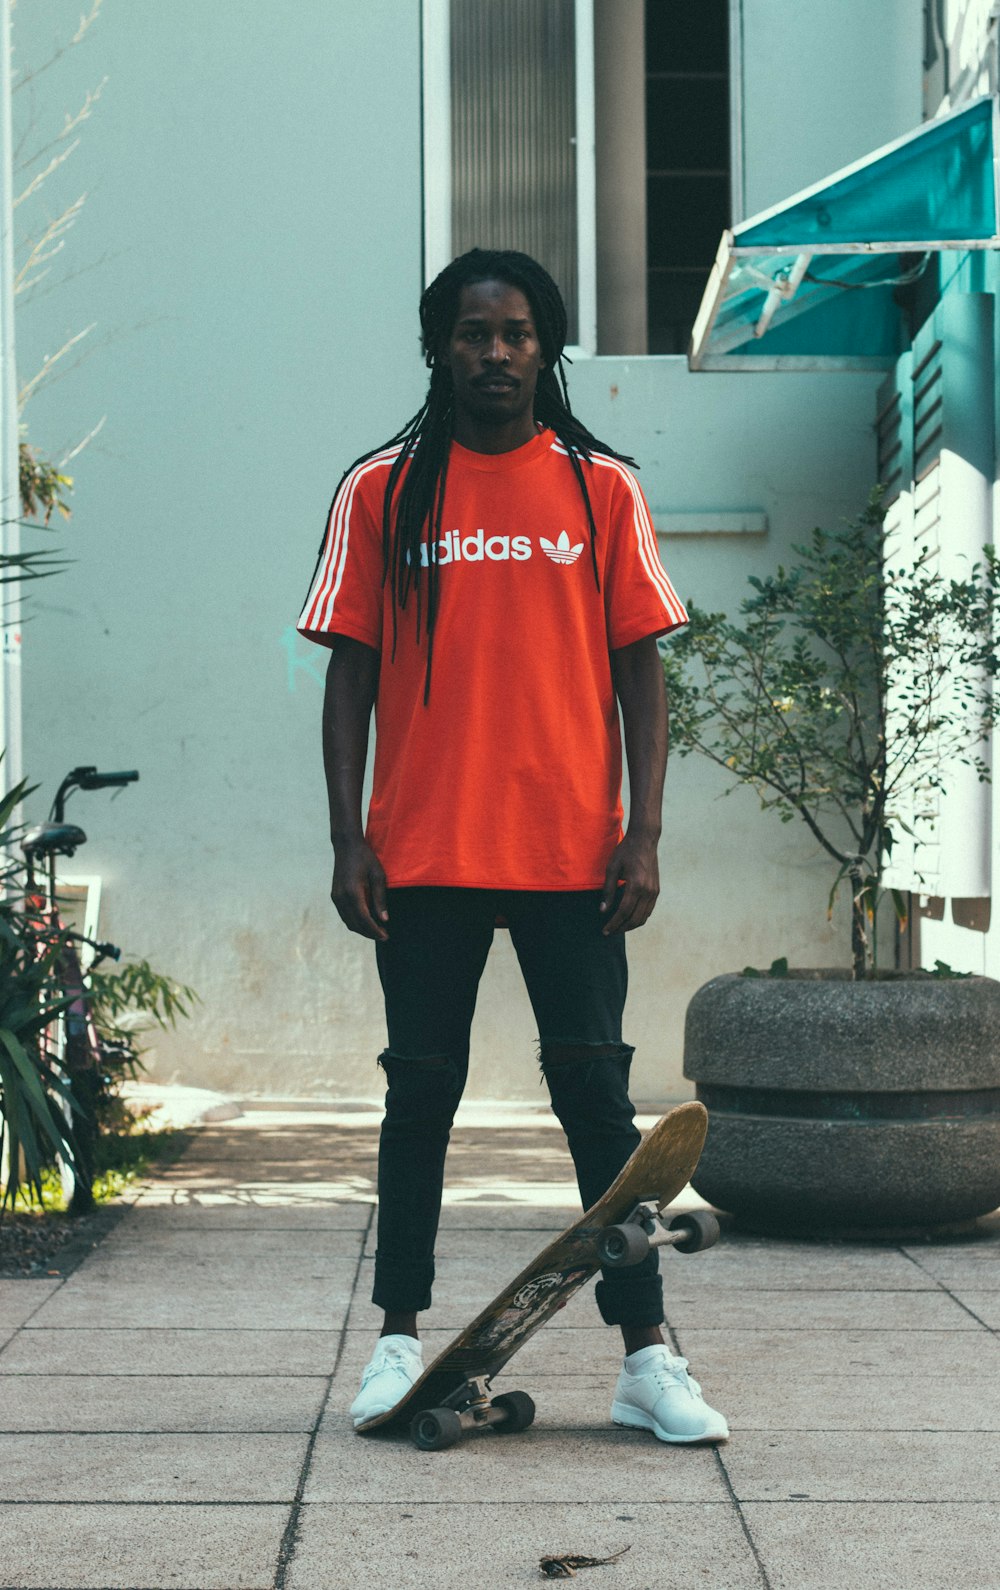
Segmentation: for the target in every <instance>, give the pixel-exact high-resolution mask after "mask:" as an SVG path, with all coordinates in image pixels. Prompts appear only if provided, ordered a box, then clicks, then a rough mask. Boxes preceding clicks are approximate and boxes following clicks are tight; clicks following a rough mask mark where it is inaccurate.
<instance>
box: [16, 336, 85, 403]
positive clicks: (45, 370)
mask: <svg viewBox="0 0 1000 1590" xmlns="http://www.w3.org/2000/svg"><path fill="white" fill-rule="evenodd" d="M96 325H97V321H96V320H95V321H92V322H91V324H90V325H89V326H85V327H84V329H83V330H82V331H78V332H77V333H76V336H75V337H70V338H69V340H68V341H67V342H64V343H63V345H62V347H61V348H58V349H57V350H56V352H55V353H50V354H49V355H48V356H47V358H46V359H45V360H44V362H43V364H42V367H41V369H40V370H39V371H38V372H37V374H35V375H33V376H32V378H31V380H30V381H28V382H26V383H25V385H24V386H23V387H22V388H21V390H20V392H19V393H18V396H17V406H18V409H23V408H24V406H25V404H26V403H27V402H28V400H29V398H31V397H33V396H34V394H35V393H36V392H37V391H38V388H39V387H40V386H41V385H42V383H43V382H44V381H45V380H47V379H48V377H49V375H50V374H51V372H52V370H53V368H54V367H55V366H56V365H57V364H58V363H59V361H60V359H64V358H65V357H66V355H67V353H69V352H70V350H71V349H72V348H75V347H76V345H77V343H79V342H82V341H83V339H84V337H87V336H89V335H90V333H91V332H92V331H93V329H94V327H95V326H96Z"/></svg>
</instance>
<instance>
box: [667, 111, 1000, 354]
mask: <svg viewBox="0 0 1000 1590" xmlns="http://www.w3.org/2000/svg"><path fill="white" fill-rule="evenodd" d="M998 150H1000V137H998V110H997V100H996V97H995V96H994V95H986V96H984V97H983V98H982V99H976V100H973V101H971V102H970V103H969V104H967V105H962V106H960V107H959V109H958V110H954V111H950V112H948V114H947V115H944V116H940V117H938V118H937V119H936V120H935V121H932V122H928V123H927V124H926V125H925V126H923V127H918V128H917V130H916V132H912V133H907V135H906V136H905V137H904V138H898V139H897V140H896V141H895V142H894V143H891V144H886V145H885V147H884V148H882V149H877V150H876V151H875V153H874V154H871V155H867V156H866V157H865V158H864V159H863V160H858V161H856V162H855V163H854V165H852V166H847V167H845V169H844V170H843V171H838V172H836V173H835V174H834V175H833V176H832V177H827V178H826V179H825V180H824V181H823V182H817V183H815V184H814V185H813V187H811V188H806V189H805V191H804V192H802V193H796V194H795V195H794V196H793V197H792V198H790V199H786V200H785V201H784V203H782V204H777V205H775V206H774V207H773V208H772V209H770V210H765V211H764V212H763V213H762V214H760V215H755V216H751V218H750V219H749V220H748V221H744V222H742V223H741V225H739V226H736V227H734V228H733V229H732V231H727V232H724V233H723V235H722V242H721V244H720V245H719V252H718V255H717V257H716V261H715V264H714V265H713V267H712V274H711V276H710V277H709V281H708V286H707V287H706V289H705V293H704V296H703V298H702V301H701V308H700V309H699V311H698V318H697V320H696V321H695V326H694V331H693V332H692V336H691V348H690V351H689V353H688V363H689V364H690V366H691V368H692V370H736V369H743V370H775V369H822V368H823V367H824V366H826V365H829V366H830V367H833V368H837V369H845V368H846V369H887V368H889V366H891V365H892V363H893V362H894V361H895V359H896V358H897V357H898V356H899V354H900V353H901V352H902V351H903V347H904V327H903V321H902V314H901V311H900V309H899V306H898V304H897V302H896V299H895V297H894V294H895V292H896V289H897V288H898V287H899V286H900V284H901V283H903V282H906V281H908V280H912V279H913V278H914V277H915V276H916V275H919V274H920V272H921V271H922V270H923V269H924V268H925V266H926V264H927V261H928V259H929V257H930V255H931V254H932V253H934V252H937V251H938V250H941V249H957V250H962V249H981V248H1000V196H998V168H997V157H998Z"/></svg>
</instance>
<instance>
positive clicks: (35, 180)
mask: <svg viewBox="0 0 1000 1590" xmlns="http://www.w3.org/2000/svg"><path fill="white" fill-rule="evenodd" d="M79 147H80V140H79V138H74V139H73V142H72V143H71V144H70V145H69V146H68V148H66V149H63V150H62V152H61V153H60V154H58V155H53V156H52V159H51V160H50V161H49V163H48V165H47V166H46V167H45V170H44V171H39V172H38V174H37V175H36V176H34V177H32V179H31V181H30V182H29V183H28V186H27V187H26V188H25V189H24V191H23V192H22V193H19V194H18V196H17V198H16V199H15V200H14V202H13V203H12V205H11V209H12V210H16V209H17V207H18V205H20V204H23V203H24V201H25V199H30V198H31V195H32V194H33V193H37V192H38V190H39V188H40V187H41V185H42V183H43V182H44V181H45V180H46V179H47V178H48V177H51V175H52V173H53V171H55V170H57V169H58V167H59V166H61V165H62V164H63V162H64V161H66V160H68V159H69V157H70V155H71V154H72V153H73V151H74V149H78V148H79Z"/></svg>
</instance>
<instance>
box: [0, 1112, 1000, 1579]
mask: <svg viewBox="0 0 1000 1590" xmlns="http://www.w3.org/2000/svg"><path fill="white" fill-rule="evenodd" d="M488 1118H490V1117H489V1115H488V1114H487V1115H486V1116H484V1114H483V1113H482V1112H479V1113H478V1114H477V1112H476V1111H475V1110H468V1111H466V1112H465V1114H464V1117H463V1118H462V1124H460V1126H459V1128H458V1129H457V1131H456V1139H455V1143H454V1151H453V1153H452V1156H451V1160H450V1167H449V1195H448V1202H447V1204H446V1208H445V1211H444V1215H443V1219H442V1235H441V1241H440V1248H439V1274H440V1279H439V1283H438V1285H437V1288H436V1293H435V1303H434V1308H433V1309H432V1311H431V1313H430V1315H429V1317H428V1321H427V1325H428V1328H427V1330H426V1332H425V1335H426V1339H427V1347H426V1356H429V1354H430V1353H431V1352H432V1351H434V1350H436V1348H437V1346H438V1345H439V1344H442V1345H443V1343H444V1342H445V1341H446V1340H447V1338H448V1336H449V1335H450V1334H451V1333H452V1331H453V1330H454V1329H455V1328H457V1327H459V1326H461V1325H462V1324H464V1323H465V1322H466V1321H467V1319H468V1317H469V1316H470V1315H471V1314H472V1313H473V1312H474V1311H475V1310H476V1309H478V1308H479V1307H480V1306H481V1305H482V1304H483V1303H484V1302H485V1301H487V1300H488V1298H489V1297H490V1295H492V1293H493V1292H494V1291H495V1290H496V1288H497V1285H498V1283H499V1282H500V1281H501V1280H502V1279H503V1277H504V1276H506V1275H507V1274H509V1273H511V1272H514V1271H516V1269H518V1268H520V1267H521V1265H522V1264H524V1263H525V1262H526V1261H527V1260H528V1259H530V1257H531V1256H532V1254H533V1253H534V1252H535V1251H537V1249H538V1248H539V1247H540V1246H541V1245H542V1242H543V1241H544V1240H546V1233H550V1232H555V1231H556V1230H558V1229H560V1228H561V1227H562V1225H564V1224H565V1223H566V1220H567V1219H568V1218H570V1214H571V1210H572V1200H573V1185H572V1179H571V1170H570V1165H569V1160H568V1156H567V1155H566V1152H565V1149H564V1147H563V1143H562V1137H561V1134H560V1133H559V1131H558V1129H557V1128H555V1127H554V1126H552V1125H549V1124H548V1121H547V1117H545V1116H544V1115H541V1114H535V1113H532V1112H524V1111H520V1112H519V1111H516V1110H514V1111H509V1112H507V1114H506V1115H498V1114H497V1113H496V1112H493V1114H492V1119H494V1120H498V1119H499V1120H502V1121H505V1122H506V1124H504V1125H499V1126H492V1127H491V1126H486V1125H485V1124H482V1123H483V1122H484V1120H485V1119H488ZM376 1124H377V1116H375V1115H374V1114H373V1113H371V1112H366V1111H365V1110H357V1111H342V1112H339V1113H338V1112H337V1111H336V1110H334V1109H333V1108H332V1107H329V1108H324V1109H321V1108H312V1109H310V1108H308V1107H294V1108H293V1107H288V1108H284V1109H278V1108H270V1109H263V1108H260V1109H254V1108H248V1109H247V1113H246V1114H245V1115H244V1116H243V1117H242V1118H240V1119H236V1120H231V1121H226V1122H224V1123H220V1124H215V1125H211V1126H206V1127H203V1128H201V1129H199V1130H197V1131H196V1133H195V1136H194V1143H193V1146H192V1147H191V1149H190V1150H189V1151H188V1153H187V1154H186V1155H185V1157H184V1158H183V1159H182V1160H180V1161H178V1162H177V1163H176V1164H175V1165H173V1166H172V1167H170V1168H169V1169H167V1170H166V1171H164V1172H163V1173H162V1174H161V1175H160V1176H159V1177H158V1178H157V1179H156V1180H155V1181H153V1182H150V1183H149V1184H147V1185H146V1186H145V1187H144V1188H143V1189H142V1190H141V1191H140V1192H139V1194H138V1196H137V1197H135V1198H134V1201H133V1202H132V1203H131V1206H130V1207H129V1208H128V1209H126V1211H125V1212H124V1214H123V1216H122V1218H121V1220H120V1221H119V1222H118V1224H117V1225H116V1227H115V1228H114V1230H113V1231H112V1232H111V1233H110V1234H109V1235H108V1236H107V1237H106V1238H105V1240H104V1241H103V1242H102V1244H101V1245H100V1247H99V1248H98V1249H97V1250H96V1251H95V1252H93V1253H92V1254H91V1256H90V1257H89V1258H88V1259H87V1260H86V1261H85V1262H84V1263H83V1264H82V1265H81V1266H80V1267H79V1268H78V1269H77V1270H75V1271H74V1272H73V1273H72V1274H71V1275H69V1276H68V1277H50V1278H47V1279H32V1280H23V1281H21V1280H11V1281H0V1432H2V1433H0V1586H4V1587H11V1590H43V1587H44V1590H71V1587H72V1590H84V1587H87V1590H97V1587H102V1590H112V1587H113V1590H125V1587H127V1590H166V1587H168V1586H169V1587H171V1590H341V1587H353V1586H355V1585H364V1586H366V1587H372V1590H381V1587H383V1586H385V1587H388V1586H392V1587H394V1590H395V1587H399V1586H411V1585H412V1586H431V1585H433V1586H436V1587H443V1590H451V1587H453V1586H454V1587H458V1586H462V1587H466V1586H468V1585H482V1586H485V1587H489V1590H492V1587H493V1586H507V1585H511V1586H514V1585H530V1584H539V1583H543V1582H545V1581H544V1580H543V1579H542V1576H541V1574H540V1570H539V1566H538V1563H539V1559H540V1558H541V1557H542V1556H546V1555H559V1554H563V1553H574V1554H584V1555H589V1556H594V1557H604V1556H607V1555H609V1554H611V1553H613V1552H617V1551H619V1550H621V1548H623V1547H625V1546H628V1547H630V1550H629V1551H628V1553H627V1554H626V1555H625V1556H623V1557H622V1558H621V1559H620V1560H619V1561H618V1562H617V1563H615V1564H613V1565H609V1566H607V1567H601V1568H593V1569H590V1570H583V1569H581V1570H580V1575H581V1576H582V1581H583V1583H584V1584H585V1585H586V1586H588V1590H590V1587H592V1590H601V1587H607V1590H654V1587H655V1590H691V1587H692V1586H700V1585H705V1586H706V1587H711V1590H744V1587H746V1590H751V1587H752V1590H766V1587H772V1590H820V1587H822V1590H840V1587H841V1586H844V1587H845V1590H846V1587H847V1586H850V1587H851V1590H882V1587H885V1590H899V1587H901V1586H903V1585H906V1586H907V1587H908V1590H944V1587H946V1586H947V1587H948V1590H994V1587H995V1586H997V1584H998V1583H1000V1569H998V1567H997V1564H998V1562H1000V1510H998V1507H997V1503H998V1502H1000V1463H998V1461H997V1460H998V1456H1000V1344H998V1335H997V1333H998V1331H1000V1220H998V1218H997V1217H991V1218H990V1219H989V1220H986V1221H983V1222H981V1223H980V1229H979V1231H978V1232H977V1233H976V1234H975V1235H974V1236H973V1237H971V1238H968V1239H963V1240H959V1239H952V1240H950V1241H937V1242H922V1243H912V1244H906V1245H892V1244H870V1245H859V1244H817V1243H785V1242H776V1241H770V1240H769V1241H763V1240H759V1239H753V1238H749V1237H740V1236H737V1235H734V1234H732V1233H725V1234H724V1237H723V1241H722V1242H721V1243H720V1244H719V1246H718V1247H717V1248H715V1249H713V1250H711V1251H710V1252H708V1253H705V1254H700V1255H697V1256H694V1257H691V1258H687V1259H685V1258H684V1257H682V1256H678V1255H675V1254H672V1253H671V1254H668V1255H666V1256H665V1259H664V1269H665V1274H666V1295H667V1311H668V1318H669V1323H670V1327H671V1331H672V1334H673V1338H674V1342H675V1345H676V1347H677V1349H678V1350H680V1351H682V1352H683V1353H684V1354H685V1355H686V1356H687V1357H688V1358H689V1359H690V1361H691V1366H692V1371H693V1372H694V1373H695V1374H696V1375H697V1376H698V1378H699V1379H700V1380H701V1382H702V1384H703V1386H704V1388H705V1392H706V1395H707V1396H708V1398H709V1400H710V1401H711V1402H713V1403H714V1404H715V1405H716V1406H718V1407H720V1408H722V1409H723V1410H724V1411H725V1413H726V1414H727V1415H728V1417H729V1420H730V1424H731V1426H732V1428H733V1437H732V1440H731V1441H730V1443H729V1444H728V1445H727V1446H726V1447H723V1448H721V1449H719V1450H717V1451H714V1450H711V1449H702V1448H694V1449H683V1448H676V1447H665V1446H662V1445H660V1444H659V1443H657V1442H656V1441H655V1440H654V1439H653V1438H652V1437H651V1436H646V1435H644V1434H642V1433H639V1432H630V1431H624V1430H616V1429H615V1428H614V1427H613V1426H612V1425H611V1424H610V1423H609V1422H608V1403H609V1401H610V1393H611V1387H612V1385H613V1382H614V1378H615V1374H616V1372H617V1366H618V1359H619V1345H618V1341H617V1333H616V1332H613V1331H610V1330H607V1329H606V1328H605V1327H603V1326H602V1325H601V1324H600V1323H599V1320H598V1316H597V1313H596V1309H595V1307H594V1303H593V1297H592V1292H591V1289H590V1288H587V1289H586V1290H585V1292H584V1293H582V1294H580V1295H579V1296H578V1297H577V1298H576V1299H575V1300H574V1301H573V1303H571V1304H570V1306H569V1307H568V1308H567V1309H566V1310H565V1311H564V1312H563V1313H562V1314H560V1315H559V1317H558V1321H557V1322H555V1323H553V1324H551V1325H549V1326H547V1327H546V1328H545V1329H544V1330H543V1331H542V1332H541V1333H540V1334H539V1335H538V1336H537V1337H536V1338H535V1339H534V1340H533V1341H532V1342H530V1343H529V1344H528V1345H527V1346H526V1347H525V1348H524V1350H523V1351H522V1352H521V1353H520V1354H518V1356H517V1357H516V1358H515V1359H514V1360H513V1362H512V1363H511V1365H510V1367H509V1372H508V1373H507V1374H506V1375H505V1376H504V1377H502V1381H501V1380H498V1381H497V1383H496V1384H497V1386H498V1387H501V1386H502V1382H503V1383H506V1384H507V1385H508V1386H509V1387H513V1386H520V1387H523V1388H524V1389H525V1390H527V1391H529V1392H530V1393H531V1395H532V1396H533V1397H534V1398H535V1401H536V1403H537V1405H538V1416H537V1421H536V1423H535V1425H534V1426H533V1427H532V1428H531V1429H530V1430H528V1431H526V1432H525V1433H523V1434H521V1435H519V1436H514V1437H510V1438H505V1439H501V1438H498V1437H496V1436H495V1435H493V1434H489V1433H488V1434H486V1435H483V1436H480V1437H479V1438H477V1439H471V1440H468V1441H466V1442H464V1443H463V1444H462V1445H460V1446H459V1447H457V1448H455V1449H452V1450H450V1451H446V1452H442V1453H422V1452H418V1451H416V1450H415V1449H414V1448H412V1447H411V1446H410V1445H409V1444H408V1443H407V1442H405V1441H400V1440H399V1439H393V1438H386V1437H381V1438H372V1437H369V1438H360V1437H357V1436H355V1435H354V1433H353V1431H352V1430H351V1428H350V1425H349V1421H348V1420H347V1418H346V1408H347V1405H348V1404H349V1402H350V1401H351V1398H352V1397H353V1395H354V1391H355V1388H356V1385H357V1380H358V1376H359V1373H360V1370H361V1367H362V1365H363V1363H364V1362H365V1359H366V1358H367V1356H368V1353H369V1351H370V1347H371V1343H372V1337H373V1328H374V1326H375V1323H376V1315H375V1312H374V1310H373V1309H372V1307H371V1305H370V1303H369V1302H368V1296H369V1291H370V1278H371V1266H372V1254H373V1248H374V1240H373V1229H372V1212H373V1211H372V1206H371V1196H372V1179H373V1176H374V1170H375V1135H376V1134H375V1128H376Z"/></svg>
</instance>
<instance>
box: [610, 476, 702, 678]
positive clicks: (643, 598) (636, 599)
mask: <svg viewBox="0 0 1000 1590" xmlns="http://www.w3.org/2000/svg"><path fill="white" fill-rule="evenodd" d="M615 474H616V477H617V478H616V479H615V482H614V489H613V492H612V498H611V514H610V523H609V525H608V553H607V558H606V561H605V565H604V569H605V573H604V605H605V612H606V615H607V626H608V643H609V645H610V647H611V649H612V651H616V650H617V649H618V648H619V647H621V646H631V645H633V644H634V643H635V642H636V641H637V640H644V639H645V638H646V636H648V635H666V634H668V633H669V632H670V630H672V629H680V628H681V627H682V625H684V624H686V623H687V621H688V616H687V613H686V611H685V608H684V604H683V602H682V601H681V600H680V597H679V596H678V595H677V592H676V591H675V590H674V588H673V586H672V585H671V583H670V580H669V578H668V577H667V573H666V570H665V569H664V567H663V564H662V563H661V562H660V553H659V549H658V547H657V544H656V532H655V531H654V529H653V521H652V518H651V516H650V512H649V507H648V505H647V503H646V499H645V497H644V496H643V494H642V488H641V487H640V485H639V482H638V481H637V480H636V479H635V476H634V475H632V474H631V472H630V471H629V470H627V469H626V468H625V467H624V466H622V467H621V468H620V469H619V470H616V471H615Z"/></svg>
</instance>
